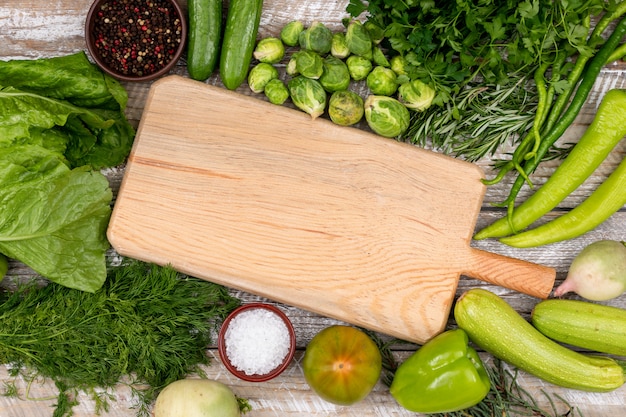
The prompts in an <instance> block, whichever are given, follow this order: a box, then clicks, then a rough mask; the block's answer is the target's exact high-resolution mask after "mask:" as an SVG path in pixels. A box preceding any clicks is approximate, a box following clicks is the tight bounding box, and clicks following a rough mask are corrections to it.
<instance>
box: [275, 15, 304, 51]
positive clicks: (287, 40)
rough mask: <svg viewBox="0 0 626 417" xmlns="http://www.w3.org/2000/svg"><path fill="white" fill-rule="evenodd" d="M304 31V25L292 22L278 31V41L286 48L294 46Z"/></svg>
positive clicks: (295, 21) (297, 21) (296, 21)
mask: <svg viewBox="0 0 626 417" xmlns="http://www.w3.org/2000/svg"><path fill="white" fill-rule="evenodd" d="M303 30H304V24H303V23H302V22H300V21H299V20H292V21H291V22H289V23H287V24H286V25H285V26H283V29H282V30H281V31H280V40H281V41H283V43H284V44H285V45H287V46H296V45H298V42H299V40H300V33H301V32H302V31H303Z"/></svg>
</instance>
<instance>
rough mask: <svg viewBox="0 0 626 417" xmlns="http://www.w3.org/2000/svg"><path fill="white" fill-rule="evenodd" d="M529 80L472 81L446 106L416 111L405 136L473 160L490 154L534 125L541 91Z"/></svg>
mask: <svg viewBox="0 0 626 417" xmlns="http://www.w3.org/2000/svg"><path fill="white" fill-rule="evenodd" d="M529 81H530V80H528V79H527V78H526V77H521V78H519V79H517V81H516V82H515V83H512V84H508V85H506V86H501V85H486V84H472V85H471V86H468V87H466V88H464V89H462V90H461V91H460V92H458V93H456V94H455V95H454V97H453V99H452V100H451V101H449V102H448V103H445V104H443V105H442V106H432V107H430V108H429V109H428V110H427V111H425V112H421V113H419V112H415V113H414V114H413V118H412V120H411V125H410V128H409V130H408V131H407V132H406V133H405V135H404V140H405V141H409V142H411V143H413V144H416V145H419V146H421V147H428V146H431V147H432V148H433V149H434V150H438V151H440V152H442V153H446V154H449V155H452V156H455V157H462V158H464V159H466V160H468V161H470V162H474V161H477V160H479V159H481V158H483V157H485V156H492V155H494V154H495V153H496V152H497V151H498V150H500V149H501V147H502V146H503V145H505V144H507V143H508V144H510V145H515V144H516V143H517V141H518V140H519V138H520V137H521V136H522V135H523V134H524V133H525V132H527V131H528V130H529V129H531V128H532V124H533V119H534V117H535V110H536V108H537V96H536V93H535V92H534V89H533V83H532V82H529Z"/></svg>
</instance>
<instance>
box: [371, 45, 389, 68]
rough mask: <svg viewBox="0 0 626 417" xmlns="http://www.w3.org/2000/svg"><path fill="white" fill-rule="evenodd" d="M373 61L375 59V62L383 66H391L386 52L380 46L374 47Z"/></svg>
mask: <svg viewBox="0 0 626 417" xmlns="http://www.w3.org/2000/svg"><path fill="white" fill-rule="evenodd" d="M372 61H374V64H376V65H380V66H381V67H385V68H389V67H390V66H391V64H390V63H389V60H388V59H387V57H386V56H385V53H384V52H383V50H382V49H381V48H380V47H379V46H375V47H374V48H372Z"/></svg>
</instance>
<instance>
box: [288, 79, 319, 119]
mask: <svg viewBox="0 0 626 417" xmlns="http://www.w3.org/2000/svg"><path fill="white" fill-rule="evenodd" d="M287 88H288V89H289V96H290V97H291V101H293V104H295V105H296V107H298V108H299V109H300V110H302V111H303V112H305V113H307V114H309V115H310V116H311V119H313V120H315V119H316V118H317V117H318V116H321V115H322V114H323V113H324V110H325V109H326V99H327V95H326V90H324V87H322V84H320V83H319V81H317V80H314V79H311V78H307V77H304V76H302V75H299V76H297V77H295V78H292V79H291V80H289V82H288V83H287Z"/></svg>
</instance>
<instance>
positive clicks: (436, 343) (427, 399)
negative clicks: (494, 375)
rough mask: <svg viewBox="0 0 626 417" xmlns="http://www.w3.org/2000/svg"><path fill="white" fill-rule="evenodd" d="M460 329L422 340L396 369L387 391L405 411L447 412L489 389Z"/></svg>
mask: <svg viewBox="0 0 626 417" xmlns="http://www.w3.org/2000/svg"><path fill="white" fill-rule="evenodd" d="M468 343H469V340H468V337H467V334H466V333H465V332H464V331H463V330H461V329H455V330H448V331H446V332H443V333H441V334H439V335H437V336H435V337H434V338H433V339H431V340H430V341H428V342H426V344H424V345H423V346H422V347H420V348H419V349H418V350H417V351H416V352H415V353H413V355H411V356H410V357H409V358H408V359H407V360H406V361H405V362H403V363H402V364H401V365H400V366H399V367H398V369H397V370H396V374H395V377H394V379H393V383H392V384H391V387H390V392H391V395H392V396H393V397H394V398H395V399H396V401H398V403H399V404H400V405H401V406H402V407H404V408H406V409H407V410H409V411H413V412H416V413H429V414H431V413H449V412H453V411H459V410H463V409H466V408H469V407H472V406H474V405H476V404H478V403H479V402H481V401H482V400H483V399H484V398H485V396H486V395H487V394H488V393H489V390H490V387H491V382H490V380H489V375H488V374H487V371H486V369H485V367H484V365H483V363H482V360H481V359H480V357H479V356H478V354H477V353H476V351H475V350H474V349H473V348H471V347H470V346H469V345H468Z"/></svg>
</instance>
